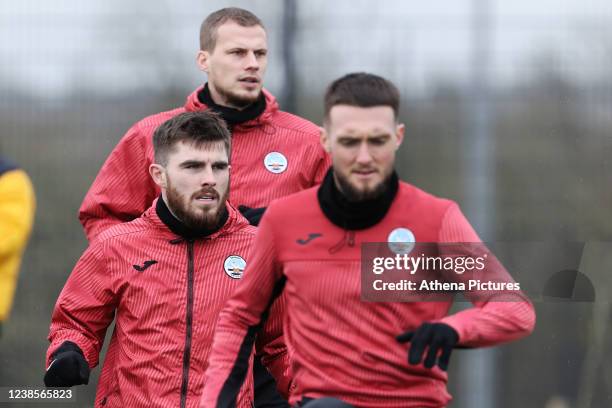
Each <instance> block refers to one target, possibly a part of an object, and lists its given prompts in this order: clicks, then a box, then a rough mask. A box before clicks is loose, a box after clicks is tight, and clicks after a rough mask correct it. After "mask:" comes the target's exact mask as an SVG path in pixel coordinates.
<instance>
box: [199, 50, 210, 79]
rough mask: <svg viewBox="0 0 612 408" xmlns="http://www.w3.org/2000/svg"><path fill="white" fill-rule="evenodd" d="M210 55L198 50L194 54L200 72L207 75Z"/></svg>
mask: <svg viewBox="0 0 612 408" xmlns="http://www.w3.org/2000/svg"><path fill="white" fill-rule="evenodd" d="M209 57H210V53H209V52H208V51H203V50H200V51H198V53H197V54H196V63H197V64H198V68H199V69H200V71H204V72H206V73H207V74H208V62H209Z"/></svg>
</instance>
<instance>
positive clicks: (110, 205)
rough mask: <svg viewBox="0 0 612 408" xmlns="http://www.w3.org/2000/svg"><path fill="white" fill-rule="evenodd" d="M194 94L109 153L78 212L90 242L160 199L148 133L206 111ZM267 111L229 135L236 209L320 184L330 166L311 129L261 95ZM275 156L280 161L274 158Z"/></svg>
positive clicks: (139, 125)
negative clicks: (178, 118)
mask: <svg viewBox="0 0 612 408" xmlns="http://www.w3.org/2000/svg"><path fill="white" fill-rule="evenodd" d="M200 90H201V88H200V89H197V90H196V91H194V92H193V93H192V94H191V95H189V97H188V98H187V101H186V103H185V106H183V107H181V108H177V109H174V110H171V111H167V112H162V113H158V114H156V115H152V116H149V117H146V118H144V119H142V120H141V121H139V122H137V123H136V124H135V125H134V126H132V127H131V128H130V129H129V130H128V131H127V133H126V134H125V136H124V137H123V138H122V139H121V140H120V142H119V144H118V145H117V146H116V147H115V149H114V150H113V151H112V152H111V154H110V156H109V157H108V158H107V160H106V162H105V163H104V165H103V166H102V169H101V170H100V172H99V173H98V176H97V177H96V179H95V181H94V183H93V184H92V186H91V187H90V189H89V191H88V192H87V195H86V196H85V199H84V200H83V203H82V204H81V208H80V209H79V220H80V221H81V224H82V225H83V228H84V229H85V233H86V235H87V238H88V239H89V241H91V240H92V239H93V238H94V237H95V236H96V235H98V234H99V233H100V232H101V231H103V230H104V229H106V228H108V227H110V226H112V225H115V224H119V223H121V222H126V221H131V220H133V219H134V218H137V217H139V216H140V214H142V213H143V211H145V210H146V209H147V208H148V207H149V206H150V205H151V202H152V201H153V200H154V199H155V198H156V197H158V196H159V194H160V191H159V188H158V187H157V186H156V185H155V183H153V180H152V179H151V177H150V175H149V170H148V169H149V165H150V164H151V163H152V162H153V133H154V132H155V129H157V127H158V126H159V125H161V124H162V123H163V122H165V121H166V120H168V119H170V118H172V117H174V116H176V115H178V114H180V113H182V112H185V111H199V110H205V109H207V106H206V105H204V104H202V103H201V102H200V101H199V100H198V92H199V91H200ZM263 92H264V95H265V97H266V110H265V111H264V112H263V113H262V114H261V115H260V116H259V117H257V118H256V119H254V120H251V121H248V122H245V123H242V124H240V125H237V126H235V127H234V128H233V130H232V157H231V164H232V169H231V174H232V176H231V181H232V185H231V188H230V196H229V198H230V201H231V202H232V203H233V204H234V205H235V206H239V205H246V206H249V207H265V206H267V205H268V204H269V203H270V201H272V200H273V199H275V198H280V197H283V196H286V195H289V194H292V193H295V192H298V191H300V190H304V189H306V188H309V187H312V186H315V185H317V184H319V183H320V182H321V181H322V179H323V176H324V175H325V172H326V170H327V168H328V167H329V164H330V161H329V158H328V155H327V154H326V152H325V151H324V150H323V148H322V147H321V145H320V142H319V129H318V127H317V126H315V125H314V124H313V123H311V122H309V121H307V120H305V119H302V118H300V117H298V116H295V115H292V114H290V113H287V112H283V111H281V110H279V107H278V103H277V102H276V99H275V98H274V96H272V95H271V94H270V93H269V92H267V91H266V90H264V91H263ZM274 152H276V153H280V154H281V155H282V157H284V158H285V161H283V159H282V157H280V156H279V155H276V154H272V155H270V153H274Z"/></svg>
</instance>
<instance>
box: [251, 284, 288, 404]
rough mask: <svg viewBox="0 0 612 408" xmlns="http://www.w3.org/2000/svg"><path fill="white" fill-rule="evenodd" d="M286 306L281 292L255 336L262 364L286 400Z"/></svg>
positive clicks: (283, 294) (284, 296)
mask: <svg viewBox="0 0 612 408" xmlns="http://www.w3.org/2000/svg"><path fill="white" fill-rule="evenodd" d="M285 305H286V295H285V292H283V293H282V294H281V295H280V296H279V297H278V298H277V299H276V300H275V301H274V303H273V304H272V307H271V308H270V314H269V316H268V319H267V320H266V323H265V325H264V327H263V329H262V330H261V332H260V333H259V334H258V335H257V340H256V343H255V349H256V352H257V355H259V356H261V360H262V362H263V364H264V365H265V366H266V368H267V369H268V371H270V373H271V374H272V376H273V377H274V378H275V379H276V386H277V388H278V390H279V392H280V393H281V395H283V396H284V397H285V398H286V399H288V397H289V389H290V387H291V371H290V367H289V362H290V358H289V353H288V351H287V346H286V344H285V339H284V336H283V320H284V318H283V316H284V311H285Z"/></svg>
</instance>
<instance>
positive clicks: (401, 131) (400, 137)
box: [395, 123, 406, 149]
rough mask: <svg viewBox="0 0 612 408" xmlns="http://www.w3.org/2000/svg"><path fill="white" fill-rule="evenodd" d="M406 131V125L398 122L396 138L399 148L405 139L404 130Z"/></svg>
mask: <svg viewBox="0 0 612 408" xmlns="http://www.w3.org/2000/svg"><path fill="white" fill-rule="evenodd" d="M405 131H406V126H404V124H403V123H398V124H397V126H396V127H395V140H396V145H395V148H396V149H399V147H400V145H401V144H402V142H403V141H404V132H405Z"/></svg>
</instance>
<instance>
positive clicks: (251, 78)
mask: <svg viewBox="0 0 612 408" xmlns="http://www.w3.org/2000/svg"><path fill="white" fill-rule="evenodd" d="M238 81H239V82H242V83H244V84H248V85H257V84H259V82H260V81H259V78H257V77H254V76H248V77H244V78H240V79H239V80H238Z"/></svg>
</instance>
